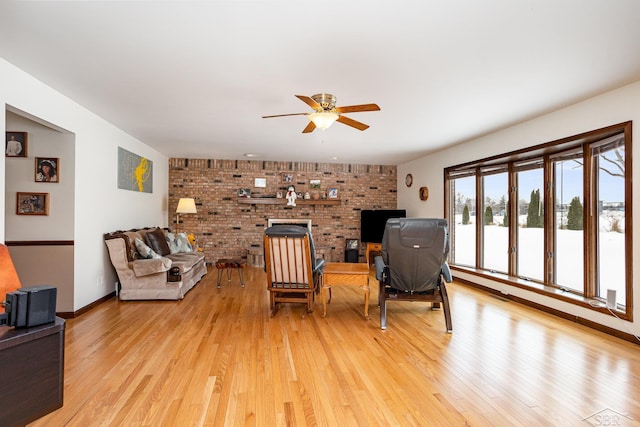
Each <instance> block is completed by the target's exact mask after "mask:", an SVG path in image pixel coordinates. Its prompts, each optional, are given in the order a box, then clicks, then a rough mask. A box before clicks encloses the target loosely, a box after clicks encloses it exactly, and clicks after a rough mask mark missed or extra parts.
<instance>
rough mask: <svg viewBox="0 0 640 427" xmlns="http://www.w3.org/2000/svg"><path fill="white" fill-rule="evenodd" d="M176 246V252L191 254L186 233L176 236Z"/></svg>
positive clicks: (191, 249) (191, 250)
mask: <svg viewBox="0 0 640 427" xmlns="http://www.w3.org/2000/svg"><path fill="white" fill-rule="evenodd" d="M176 246H177V247H178V252H193V248H192V247H191V243H189V239H188V238H187V234H186V233H178V234H176Z"/></svg>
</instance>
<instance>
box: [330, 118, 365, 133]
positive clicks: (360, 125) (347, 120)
mask: <svg viewBox="0 0 640 427" xmlns="http://www.w3.org/2000/svg"><path fill="white" fill-rule="evenodd" d="M336 121H338V122H340V123H342V124H343V125H347V126H351V127H354V128H356V129H358V130H366V129H368V128H369V125H365V124H364V123H361V122H359V121H357V120H353V119H350V118H349V117H345V116H340V117H338V120H336Z"/></svg>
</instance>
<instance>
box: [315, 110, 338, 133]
mask: <svg viewBox="0 0 640 427" xmlns="http://www.w3.org/2000/svg"><path fill="white" fill-rule="evenodd" d="M309 120H311V121H312V122H313V124H314V125H316V127H317V128H318V129H322V130H324V129H327V128H328V127H329V126H331V125H332V124H333V122H335V121H336V120H338V115H337V114H336V113H332V112H326V111H324V112H316V113H312V114H309Z"/></svg>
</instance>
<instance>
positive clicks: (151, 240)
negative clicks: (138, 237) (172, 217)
mask: <svg viewBox="0 0 640 427" xmlns="http://www.w3.org/2000/svg"><path fill="white" fill-rule="evenodd" d="M144 238H145V239H146V240H147V245H149V247H150V248H151V249H153V250H154V251H156V252H157V253H158V254H160V255H162V256H165V255H169V254H170V253H171V250H170V249H169V245H168V244H167V240H166V239H165V237H164V231H162V230H161V229H160V228H154V229H153V230H149V231H147V233H146V234H145V235H144Z"/></svg>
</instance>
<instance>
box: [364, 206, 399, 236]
mask: <svg viewBox="0 0 640 427" xmlns="http://www.w3.org/2000/svg"><path fill="white" fill-rule="evenodd" d="M406 216H407V211H406V210H405V209H380V210H362V211H360V241H361V242H366V243H382V235H383V234H384V226H385V224H386V223H387V220H388V219H389V218H405V217H406Z"/></svg>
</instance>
